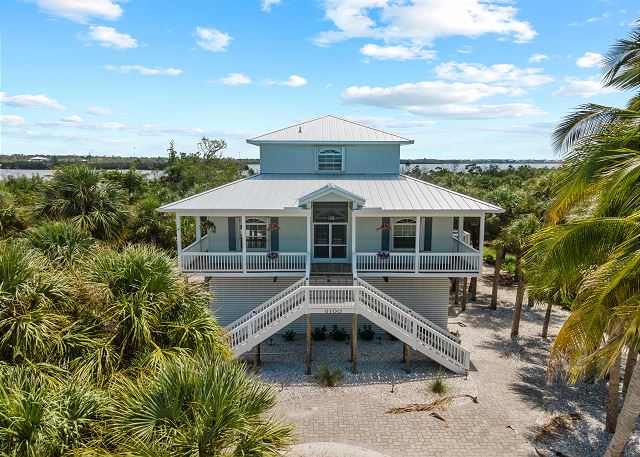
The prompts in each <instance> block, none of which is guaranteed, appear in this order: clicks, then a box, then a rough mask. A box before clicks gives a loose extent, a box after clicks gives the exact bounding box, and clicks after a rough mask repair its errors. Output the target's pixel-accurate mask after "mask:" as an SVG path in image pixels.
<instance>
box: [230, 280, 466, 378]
mask: <svg viewBox="0 0 640 457" xmlns="http://www.w3.org/2000/svg"><path fill="white" fill-rule="evenodd" d="M333 309H335V310H348V311H350V312H356V313H358V314H361V315H362V316H364V317H366V318H367V319H368V320H369V321H371V322H372V323H374V324H376V325H377V326H379V327H381V328H382V329H384V330H386V331H388V332H389V333H391V334H392V335H394V336H396V337H397V338H398V339H400V340H401V341H403V342H405V343H407V344H409V345H410V346H411V347H412V348H414V349H416V350H418V351H420V352H422V353H423V354H425V355H427V356H428V357H430V358H431V359H433V360H434V361H436V362H438V363H440V364H441V365H443V366H445V367H447V368H448V369H450V370H452V371H454V372H456V373H464V372H465V371H466V370H468V369H469V366H470V358H469V351H468V350H466V349H465V348H464V347H462V346H461V345H460V342H459V340H457V341H456V339H455V338H456V337H455V336H454V335H452V334H451V333H450V332H447V331H446V330H444V329H442V328H441V327H438V326H437V325H436V324H434V323H433V322H431V321H429V320H428V319H425V318H424V317H422V316H419V315H417V314H416V313H415V312H413V311H411V310H410V309H409V308H407V307H406V306H404V305H402V304H401V303H399V302H398V301H397V300H394V299H393V298H391V297H389V296H388V295H386V294H384V292H382V291H380V290H378V289H376V288H375V287H373V286H371V285H370V284H368V283H366V282H365V281H362V280H358V284H357V285H353V286H338V287H332V286H308V285H307V281H306V279H305V280H300V281H298V282H296V283H295V284H293V285H291V286H290V287H289V288H287V289H285V290H284V291H282V292H280V293H279V294H278V295H276V296H274V297H273V298H272V299H270V300H268V301H267V302H265V303H263V304H262V305H260V306H259V307H258V308H256V309H255V310H254V311H252V312H251V313H247V314H246V315H245V316H243V317H241V318H240V319H238V320H237V321H235V322H234V323H233V324H231V325H230V326H229V327H228V337H229V343H230V345H231V348H232V350H233V352H234V353H235V354H236V355H240V354H242V353H243V352H246V351H248V350H250V349H251V348H252V347H254V346H255V345H257V344H259V343H261V342H262V341H264V340H266V339H267V338H269V337H270V336H272V335H273V334H275V333H276V332H278V331H280V330H282V329H283V328H284V327H286V326H287V325H289V324H290V323H291V322H293V321H294V320H296V319H297V318H298V317H300V316H302V315H304V314H306V313H310V312H327V310H329V311H331V310H333Z"/></svg>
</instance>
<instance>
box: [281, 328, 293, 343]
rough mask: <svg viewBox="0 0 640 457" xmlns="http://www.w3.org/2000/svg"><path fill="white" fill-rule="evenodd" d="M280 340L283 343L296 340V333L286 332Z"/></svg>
mask: <svg viewBox="0 0 640 457" xmlns="http://www.w3.org/2000/svg"><path fill="white" fill-rule="evenodd" d="M282 339H284V340H285V341H294V340H295V339H296V332H294V331H293V330H287V331H286V332H284V333H283V334H282Z"/></svg>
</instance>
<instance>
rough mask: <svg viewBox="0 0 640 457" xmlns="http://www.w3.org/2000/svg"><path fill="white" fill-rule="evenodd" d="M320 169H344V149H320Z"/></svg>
mask: <svg viewBox="0 0 640 457" xmlns="http://www.w3.org/2000/svg"><path fill="white" fill-rule="evenodd" d="M318 171H342V151H341V150H338V149H323V150H321V151H318Z"/></svg>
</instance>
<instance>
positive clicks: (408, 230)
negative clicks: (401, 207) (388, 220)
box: [393, 219, 416, 249]
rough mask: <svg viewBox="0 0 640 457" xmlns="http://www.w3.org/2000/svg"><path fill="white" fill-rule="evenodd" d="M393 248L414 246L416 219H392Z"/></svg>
mask: <svg viewBox="0 0 640 457" xmlns="http://www.w3.org/2000/svg"><path fill="white" fill-rule="evenodd" d="M393 248H394V249H415V248H416V220H415V219H396V220H394V221H393Z"/></svg>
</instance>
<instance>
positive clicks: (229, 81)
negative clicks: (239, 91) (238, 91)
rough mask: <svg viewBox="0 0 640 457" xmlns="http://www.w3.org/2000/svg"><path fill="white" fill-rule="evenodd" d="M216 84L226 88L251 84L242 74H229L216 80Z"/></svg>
mask: <svg viewBox="0 0 640 457" xmlns="http://www.w3.org/2000/svg"><path fill="white" fill-rule="evenodd" d="M218 82H219V83H220V84H226V85H228V86H237V85H241V84H251V78H249V77H248V76H247V75H244V74H242V73H229V76H224V77H222V78H218Z"/></svg>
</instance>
